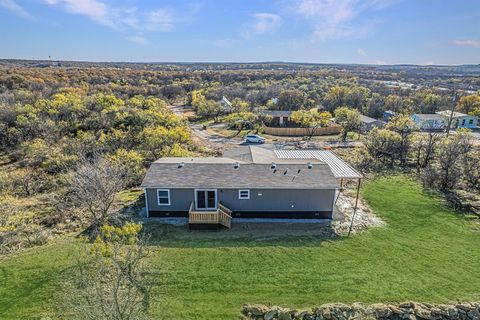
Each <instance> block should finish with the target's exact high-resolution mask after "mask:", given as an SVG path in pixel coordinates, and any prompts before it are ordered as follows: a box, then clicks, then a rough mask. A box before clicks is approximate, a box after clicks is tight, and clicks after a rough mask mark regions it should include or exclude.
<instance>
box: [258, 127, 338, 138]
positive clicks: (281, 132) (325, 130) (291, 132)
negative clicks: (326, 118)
mask: <svg viewBox="0 0 480 320" xmlns="http://www.w3.org/2000/svg"><path fill="white" fill-rule="evenodd" d="M312 130H314V132H313V135H314V136H324V135H329V134H338V133H340V132H342V127H341V126H339V125H334V126H328V127H322V128H315V129H312V128H290V127H267V126H265V127H264V131H265V133H266V134H271V135H272V136H290V137H303V136H309V135H311V134H312Z"/></svg>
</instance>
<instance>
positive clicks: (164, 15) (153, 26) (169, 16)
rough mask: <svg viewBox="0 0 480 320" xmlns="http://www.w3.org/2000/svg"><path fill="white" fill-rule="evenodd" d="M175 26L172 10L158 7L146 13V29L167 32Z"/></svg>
mask: <svg viewBox="0 0 480 320" xmlns="http://www.w3.org/2000/svg"><path fill="white" fill-rule="evenodd" d="M172 28H173V13H172V11H171V10H166V9H158V10H155V11H151V12H148V13H146V14H145V26H144V29H145V31H151V32H165V31H170V30H172Z"/></svg>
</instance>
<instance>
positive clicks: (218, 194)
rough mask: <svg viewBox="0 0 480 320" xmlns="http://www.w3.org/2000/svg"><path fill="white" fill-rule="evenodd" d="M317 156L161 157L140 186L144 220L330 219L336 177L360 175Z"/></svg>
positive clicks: (244, 150)
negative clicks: (168, 218)
mask: <svg viewBox="0 0 480 320" xmlns="http://www.w3.org/2000/svg"><path fill="white" fill-rule="evenodd" d="M292 151H297V150H292ZM298 151H301V150H298ZM318 152H320V153H319V154H321V156H316V155H313V154H312V155H310V154H296V155H294V156H291V155H287V156H284V155H283V156H282V154H279V153H277V152H276V151H273V150H268V149H265V148H261V147H253V146H250V147H239V148H237V149H233V150H232V151H228V152H226V154H224V157H222V158H213V157H210V158H161V159H159V160H157V161H155V162H154V163H152V165H151V166H150V168H149V169H148V171H147V174H146V176H145V178H144V180H143V182H142V185H141V186H142V187H143V188H144V189H145V204H146V216H147V217H188V218H189V224H190V226H199V225H202V224H217V225H218V224H220V225H222V224H223V225H225V226H227V227H229V225H230V221H231V218H240V219H241V218H302V219H309V218H315V219H331V218H332V214H333V210H334V205H335V200H336V196H337V194H338V192H339V189H340V186H339V179H343V178H345V179H347V178H351V179H353V178H355V179H360V178H361V175H360V174H359V173H358V172H356V171H355V170H354V169H353V168H351V167H350V166H348V164H346V163H345V162H344V161H343V160H341V159H340V158H338V157H337V156H336V155H335V154H333V153H332V152H331V151H325V150H318ZM327 153H328V155H327ZM321 157H325V159H324V160H321ZM328 162H330V163H328ZM332 168H333V170H332ZM339 168H340V169H339ZM226 220H228V221H226ZM222 222H223V223H222Z"/></svg>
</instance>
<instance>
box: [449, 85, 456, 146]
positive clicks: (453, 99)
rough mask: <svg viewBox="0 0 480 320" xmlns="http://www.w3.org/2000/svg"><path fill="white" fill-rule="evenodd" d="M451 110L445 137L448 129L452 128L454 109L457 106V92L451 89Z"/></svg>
mask: <svg viewBox="0 0 480 320" xmlns="http://www.w3.org/2000/svg"><path fill="white" fill-rule="evenodd" d="M452 101H453V103H452V110H450V117H449V119H448V125H447V137H448V135H449V134H450V128H451V126H452V121H453V113H454V112H455V107H456V105H457V91H456V90H455V89H453V98H452Z"/></svg>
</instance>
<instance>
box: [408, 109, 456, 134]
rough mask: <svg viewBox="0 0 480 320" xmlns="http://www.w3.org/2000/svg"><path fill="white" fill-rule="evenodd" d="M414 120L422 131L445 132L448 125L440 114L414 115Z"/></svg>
mask: <svg viewBox="0 0 480 320" xmlns="http://www.w3.org/2000/svg"><path fill="white" fill-rule="evenodd" d="M412 120H413V122H415V127H416V128H417V129H420V130H444V129H445V128H446V126H447V124H448V122H447V121H446V120H445V118H444V117H443V116H441V115H439V114H436V113H433V114H418V113H417V114H414V115H412Z"/></svg>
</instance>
